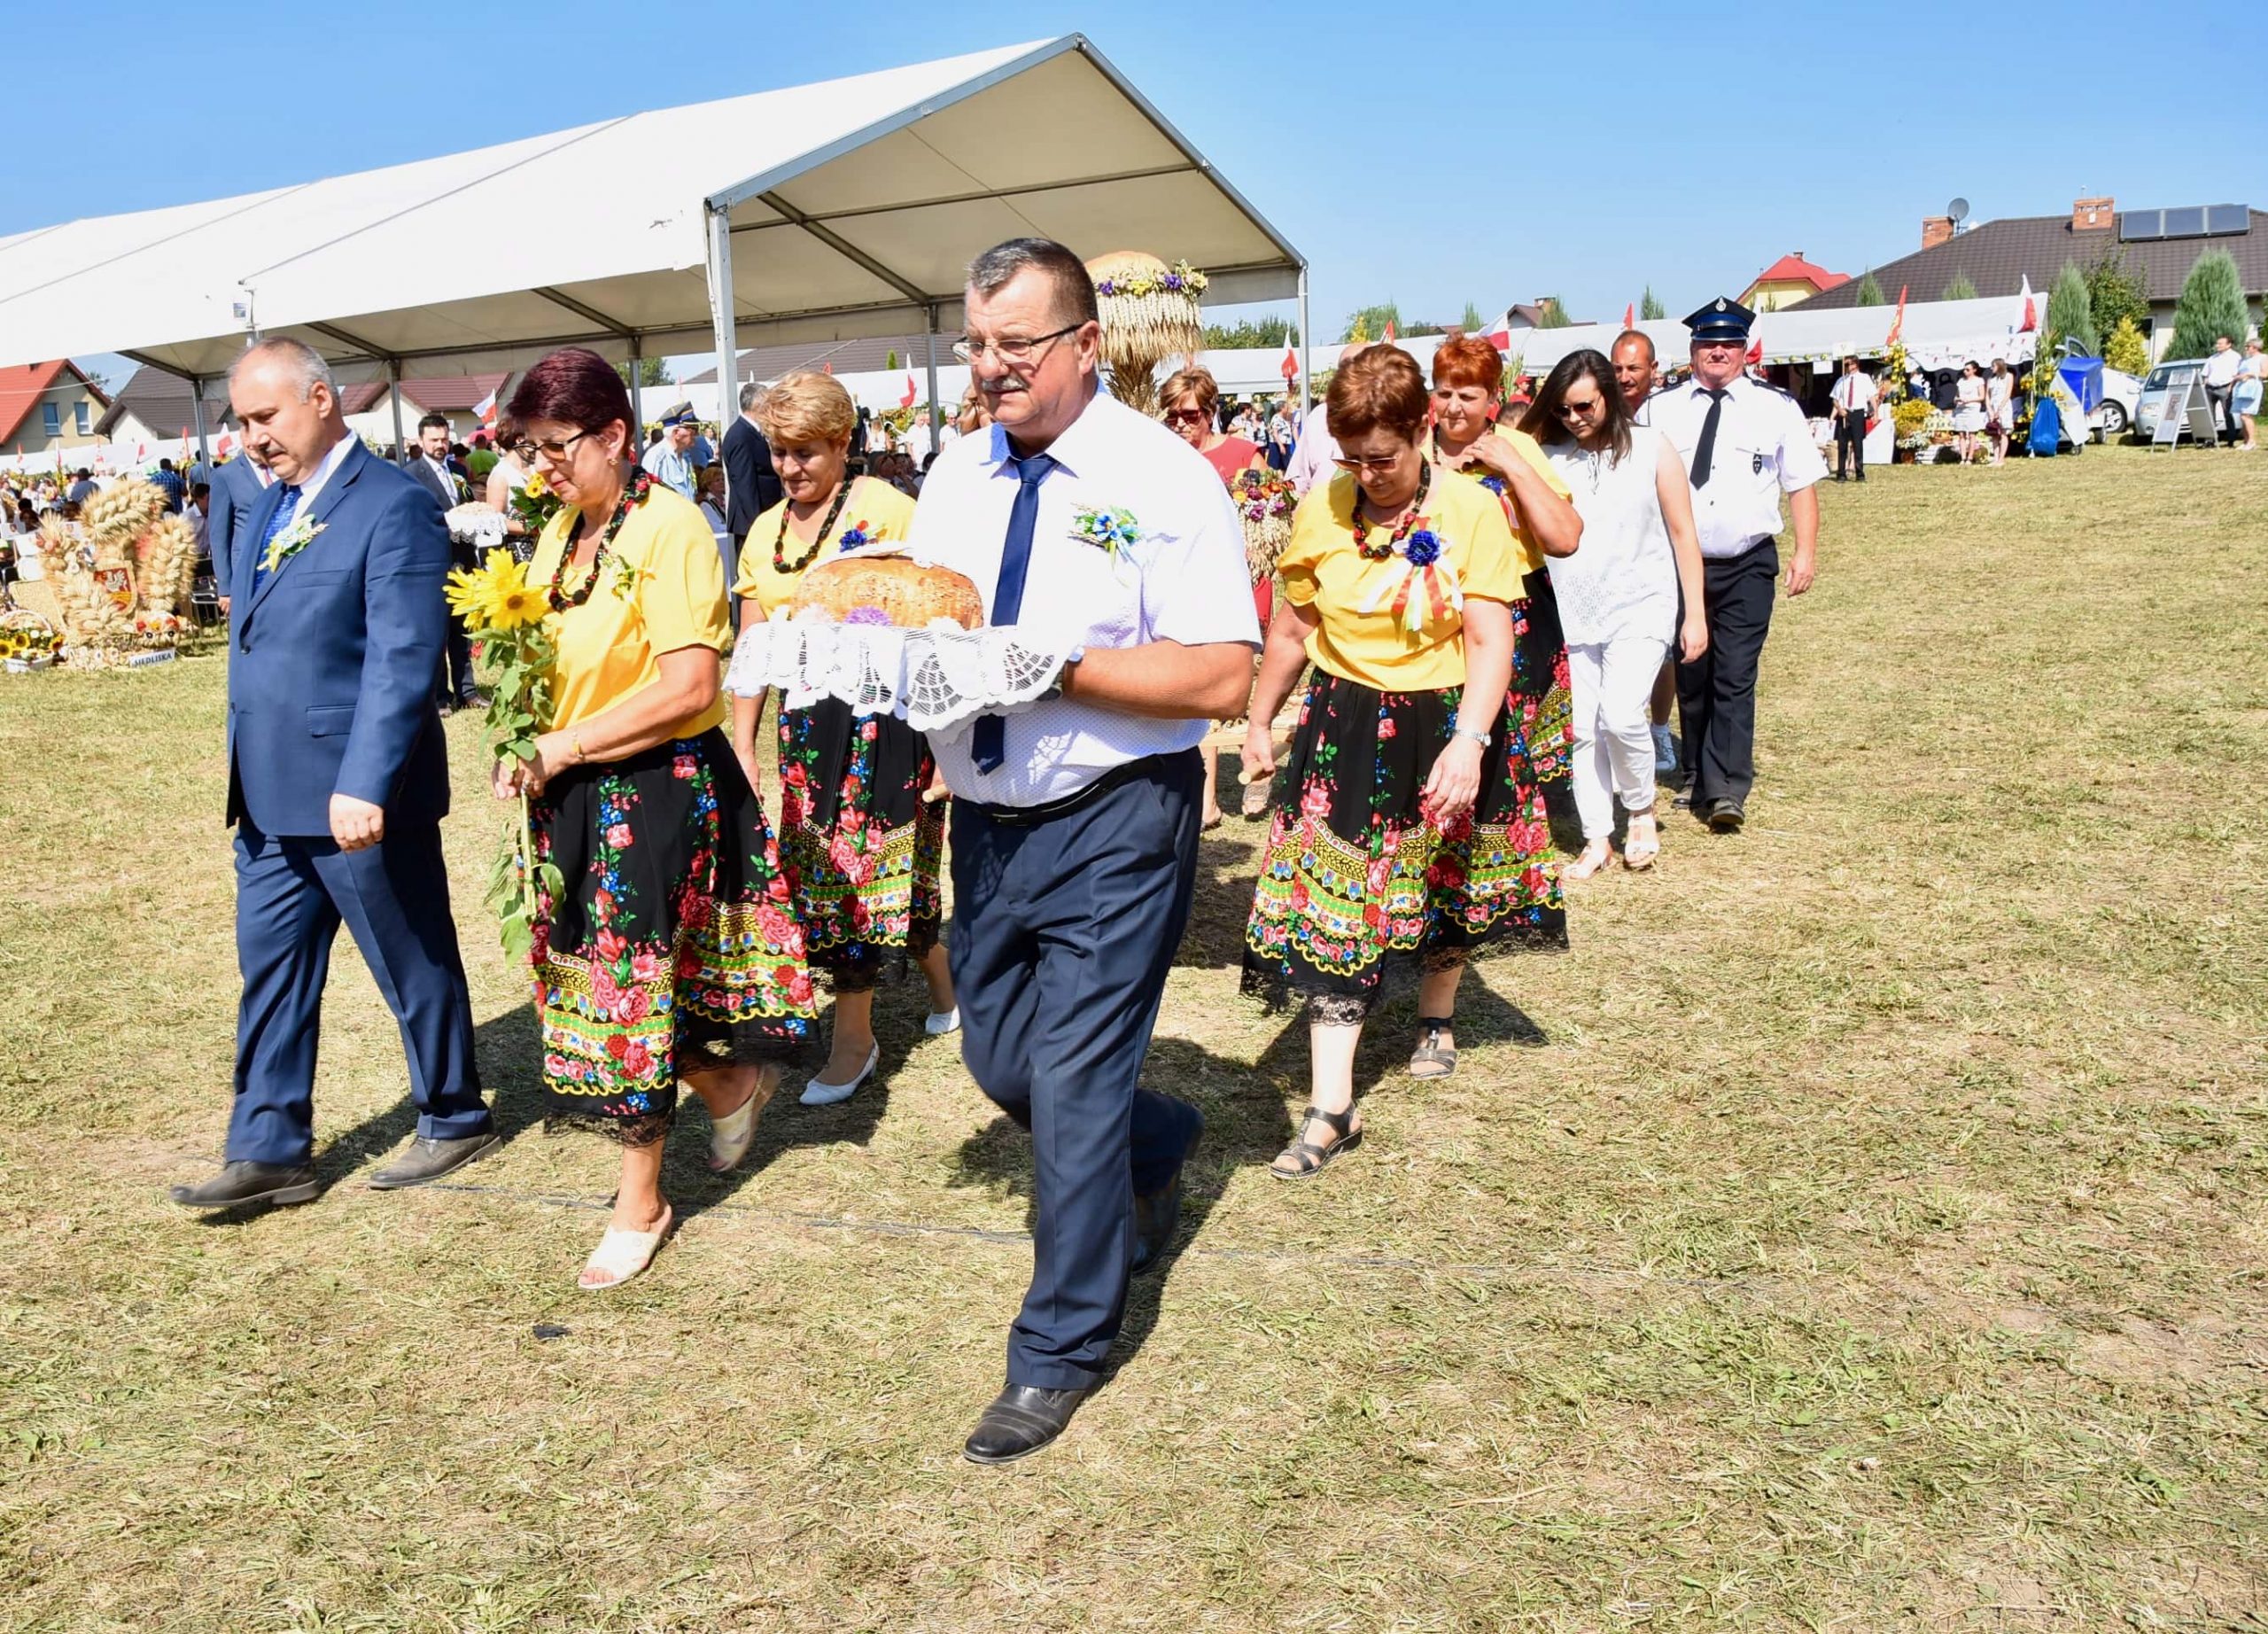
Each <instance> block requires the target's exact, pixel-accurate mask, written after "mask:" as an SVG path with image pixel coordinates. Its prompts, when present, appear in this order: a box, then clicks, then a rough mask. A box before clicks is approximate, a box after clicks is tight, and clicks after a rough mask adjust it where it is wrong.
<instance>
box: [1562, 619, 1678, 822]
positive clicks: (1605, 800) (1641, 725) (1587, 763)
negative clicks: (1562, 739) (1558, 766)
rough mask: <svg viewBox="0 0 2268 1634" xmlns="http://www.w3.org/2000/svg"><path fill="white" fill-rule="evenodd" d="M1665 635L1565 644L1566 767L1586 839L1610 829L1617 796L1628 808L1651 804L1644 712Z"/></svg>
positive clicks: (1650, 751) (1649, 738)
mask: <svg viewBox="0 0 2268 1634" xmlns="http://www.w3.org/2000/svg"><path fill="white" fill-rule="evenodd" d="M1668 651H1669V643H1668V642H1659V641H1655V640H1653V639H1652V638H1651V637H1650V636H1644V635H1618V636H1616V637H1615V638H1614V639H1613V640H1612V641H1610V642H1593V643H1587V644H1584V645H1577V644H1576V643H1575V642H1568V643H1567V680H1568V689H1569V691H1570V693H1571V694H1572V696H1573V702H1574V710H1575V755H1574V765H1573V767H1572V768H1570V769H1571V774H1572V776H1573V781H1574V784H1575V810H1576V813H1578V814H1579V815H1580V816H1581V818H1582V820H1583V838H1584V839H1586V840H1601V839H1604V838H1606V837H1607V836H1609V835H1611V834H1612V833H1613V832H1614V801H1615V797H1616V796H1618V795H1619V796H1620V797H1621V799H1622V809H1623V810H1625V811H1627V812H1644V811H1651V810H1652V809H1653V805H1654V738H1653V732H1652V730H1651V717H1650V716H1649V714H1648V712H1647V705H1648V702H1649V700H1650V699H1651V696H1652V695H1653V690H1654V677H1655V676H1657V675H1658V674H1660V673H1661V668H1662V658H1663V656H1664V655H1665V654H1666V653H1667V652H1668Z"/></svg>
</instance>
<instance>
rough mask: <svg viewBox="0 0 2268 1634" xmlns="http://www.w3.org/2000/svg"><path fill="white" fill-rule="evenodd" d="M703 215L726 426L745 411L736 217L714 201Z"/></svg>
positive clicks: (720, 413)
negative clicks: (736, 303) (736, 301)
mask: <svg viewBox="0 0 2268 1634" xmlns="http://www.w3.org/2000/svg"><path fill="white" fill-rule="evenodd" d="M703 213H704V214H705V215H706V216H707V222H706V225H707V227H708V229H709V322H710V326H711V329H712V330H714V331H715V335H716V342H717V424H718V426H719V427H724V426H728V425H730V424H732V423H733V416H734V415H736V414H738V413H739V412H740V411H741V369H740V337H739V333H738V326H737V324H736V323H734V311H733V217H732V211H731V210H730V209H729V208H728V207H726V206H720V205H718V203H716V201H715V200H713V199H711V200H710V201H708V202H707V203H706V204H705V205H704V206H703ZM721 435H722V433H721V431H720V432H719V436H720V438H721Z"/></svg>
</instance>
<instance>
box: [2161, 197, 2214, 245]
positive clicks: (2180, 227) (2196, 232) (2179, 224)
mask: <svg viewBox="0 0 2268 1634" xmlns="http://www.w3.org/2000/svg"><path fill="white" fill-rule="evenodd" d="M2204 230H2205V206H2203V205H2184V206H2182V207H2181V208H2180V209H2179V210H2168V211H2167V212H2166V213H2165V236H2166V237H2169V238H2194V237H2199V236H2201V235H2202V233H2203V232H2204Z"/></svg>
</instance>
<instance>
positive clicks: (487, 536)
mask: <svg viewBox="0 0 2268 1634" xmlns="http://www.w3.org/2000/svg"><path fill="white" fill-rule="evenodd" d="M444 520H445V521H447V523H448V525H449V537H450V538H451V539H454V540H455V541H457V542H458V543H459V544H465V545H470V546H471V547H472V548H473V549H475V550H477V551H479V552H482V553H483V554H485V553H486V552H488V551H491V550H497V549H502V548H503V544H504V513H503V512H502V511H501V510H497V509H495V507H493V506H492V505H484V504H482V503H480V502H478V500H476V501H474V502H472V503H470V504H469V505H459V506H458V507H456V508H455V509H454V510H452V511H450V512H449V514H448V515H447V517H445V518H444Z"/></svg>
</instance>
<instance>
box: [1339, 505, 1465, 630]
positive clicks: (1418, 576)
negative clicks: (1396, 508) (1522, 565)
mask: <svg viewBox="0 0 2268 1634" xmlns="http://www.w3.org/2000/svg"><path fill="white" fill-rule="evenodd" d="M1417 524H1418V525H1417V526H1416V527H1414V528H1412V529H1411V530H1410V534H1409V536H1408V537H1407V538H1405V539H1404V540H1403V541H1402V543H1401V545H1400V547H1399V548H1398V549H1396V550H1395V552H1394V554H1395V555H1396V556H1399V557H1400V558H1401V561H1400V563H1399V564H1398V565H1399V571H1396V570H1395V569H1394V568H1393V567H1389V568H1388V569H1387V571H1386V572H1385V573H1383V574H1381V575H1380V576H1379V582H1378V583H1377V584H1376V585H1375V586H1374V587H1372V588H1371V593H1370V595H1367V596H1365V597H1363V608H1362V610H1363V611H1364V612H1366V613H1367V612H1376V611H1378V610H1379V607H1381V606H1383V605H1385V604H1386V598H1387V596H1388V595H1389V594H1391V595H1392V596H1393V603H1392V609H1393V617H1394V622H1395V623H1396V624H1398V625H1400V626H1402V630H1403V631H1404V632H1405V633H1406V634H1408V635H1409V636H1410V638H1411V639H1413V640H1414V639H1416V638H1417V637H1418V636H1420V635H1422V634H1424V633H1425V623H1426V620H1427V619H1429V618H1430V619H1434V620H1436V621H1440V620H1444V619H1447V618H1448V617H1449V610H1450V609H1451V608H1455V609H1456V611H1459V612H1463V611H1464V587H1462V586H1461V585H1459V584H1458V583H1457V577H1456V567H1455V566H1453V565H1452V564H1449V562H1447V561H1444V560H1443V559H1442V557H1443V556H1444V554H1445V553H1446V552H1447V550H1448V549H1449V546H1448V542H1447V541H1445V540H1443V539H1442V538H1441V535H1440V534H1439V533H1435V532H1433V529H1432V528H1430V527H1428V526H1426V525H1425V518H1424V517H1419V518H1417Z"/></svg>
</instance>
